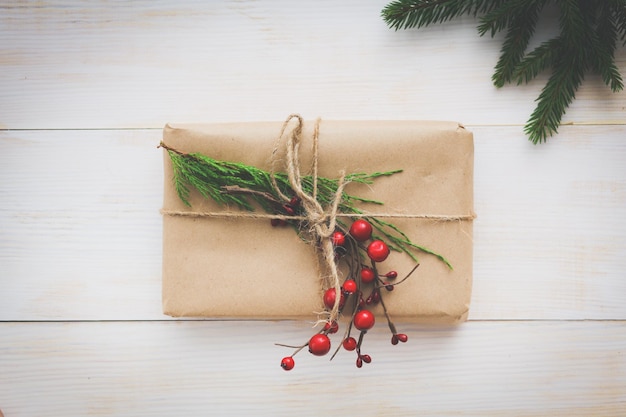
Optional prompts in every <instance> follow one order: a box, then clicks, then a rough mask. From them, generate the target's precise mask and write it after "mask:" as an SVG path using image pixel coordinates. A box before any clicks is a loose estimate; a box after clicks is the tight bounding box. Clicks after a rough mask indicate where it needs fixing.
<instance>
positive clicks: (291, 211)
mask: <svg viewBox="0 0 626 417" xmlns="http://www.w3.org/2000/svg"><path fill="white" fill-rule="evenodd" d="M283 210H285V211H286V212H287V214H288V215H290V216H293V215H295V214H296V211H295V210H294V209H293V207H291V206H290V205H289V204H283Z"/></svg>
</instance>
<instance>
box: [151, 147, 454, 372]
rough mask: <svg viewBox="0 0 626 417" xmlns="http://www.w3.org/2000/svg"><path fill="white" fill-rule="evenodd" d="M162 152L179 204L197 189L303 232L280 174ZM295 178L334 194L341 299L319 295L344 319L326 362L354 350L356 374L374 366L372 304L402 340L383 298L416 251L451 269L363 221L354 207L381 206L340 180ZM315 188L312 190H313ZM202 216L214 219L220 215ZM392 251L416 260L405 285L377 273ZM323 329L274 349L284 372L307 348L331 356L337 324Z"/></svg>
mask: <svg viewBox="0 0 626 417" xmlns="http://www.w3.org/2000/svg"><path fill="white" fill-rule="evenodd" d="M160 147H162V148H164V149H165V150H167V152H168V154H169V157H170V159H171V162H172V169H173V178H172V180H173V183H174V186H175V189H176V192H177V193H178V196H179V198H180V199H181V201H182V202H183V203H185V205H187V206H191V203H190V191H191V189H195V190H196V191H198V192H199V194H200V195H201V196H202V197H203V198H207V199H212V200H214V201H215V202H217V203H219V204H220V205H225V206H226V205H227V206H231V207H232V206H234V207H237V208H239V209H241V210H243V212H246V211H247V212H250V211H255V210H257V209H262V210H263V211H265V212H266V213H267V216H265V217H269V218H270V221H269V223H270V224H271V226H272V227H281V226H291V227H292V228H293V229H294V230H295V231H296V232H297V233H298V234H301V235H303V234H306V233H304V232H303V231H304V230H306V229H307V227H306V226H307V218H306V216H303V213H302V211H303V210H302V207H301V200H300V199H299V197H297V196H295V195H294V193H293V190H292V189H291V188H290V182H289V181H288V179H287V176H286V175H285V174H283V173H274V174H271V173H269V172H267V171H264V170H261V169H259V168H256V167H252V166H249V165H245V164H242V163H239V162H228V161H220V160H216V159H213V158H210V157H208V156H206V155H202V154H200V153H184V152H181V151H179V150H176V149H174V148H172V147H169V146H168V145H166V144H164V143H161V144H160ZM400 172H402V171H401V170H395V171H387V172H375V173H372V174H365V173H354V174H348V175H345V178H344V180H345V182H356V183H360V184H372V183H373V182H374V180H375V179H377V178H379V177H384V176H390V175H394V174H398V173H400ZM301 180H302V181H301V187H302V189H303V191H304V192H306V193H310V194H311V195H315V196H316V200H317V201H318V202H319V203H320V204H321V205H324V206H328V205H330V204H332V203H333V202H335V201H337V198H338V197H337V196H338V195H339V199H338V201H337V203H338V204H337V208H338V213H337V218H335V224H336V230H334V231H333V233H332V234H331V235H330V236H329V237H324V239H331V241H332V245H333V251H334V260H333V262H334V264H333V265H335V266H339V265H341V266H342V267H344V268H343V270H347V273H346V274H345V278H344V279H343V282H342V283H341V286H340V288H339V290H340V294H337V289H336V288H335V287H332V288H327V289H326V290H325V292H324V294H323V305H324V306H325V308H326V313H328V314H327V317H332V316H333V315H332V314H330V312H331V311H333V310H335V307H336V304H337V305H338V307H339V310H338V313H339V315H340V316H343V317H346V316H347V317H349V320H350V321H349V324H348V326H347V328H346V330H345V332H344V336H343V338H342V339H341V343H340V344H339V347H337V348H336V350H335V352H334V354H333V355H332V356H331V359H332V358H333V357H334V356H335V355H336V354H337V353H338V351H339V350H340V349H341V348H342V347H343V349H345V350H347V351H356V355H357V358H356V366H357V367H359V368H360V367H362V366H363V364H364V363H370V362H371V361H372V358H371V356H370V355H368V354H365V353H363V352H362V344H363V339H364V336H365V334H366V333H367V332H368V331H369V330H370V329H372V327H373V326H374V324H375V323H376V317H375V315H374V313H373V312H372V309H373V308H374V307H375V306H377V305H380V306H381V307H382V311H383V314H384V316H385V318H386V320H387V325H388V327H389V329H390V331H391V344H393V345H397V344H398V343H400V342H401V343H405V342H407V340H408V336H407V335H406V334H404V333H398V331H397V330H396V327H395V325H394V324H393V322H392V321H391V318H390V316H389V313H388V311H387V307H386V305H385V301H384V295H385V294H386V293H389V292H391V291H393V290H394V289H395V288H396V286H397V285H398V284H400V283H402V282H403V281H404V280H406V279H408V278H409V276H411V275H412V273H413V272H414V271H415V270H416V269H417V267H418V266H419V263H418V259H417V256H416V254H415V252H416V251H417V252H422V253H426V254H429V255H433V256H435V257H436V258H438V259H439V260H440V261H441V262H443V263H444V264H445V265H447V266H448V267H449V268H452V266H451V265H450V263H449V262H448V260H447V259H446V258H445V257H444V256H442V255H440V254H438V253H436V252H433V251H431V250H430V249H428V248H425V247H423V246H420V245H417V244H415V243H413V242H412V241H411V240H410V239H409V237H408V236H407V235H406V234H405V233H403V232H402V231H401V230H400V229H399V228H398V227H397V226H395V225H394V224H392V223H390V222H388V221H386V220H382V219H380V218H377V217H373V216H368V215H367V214H366V213H365V212H363V211H362V210H361V209H359V208H358V207H357V206H356V204H362V203H366V204H377V205H382V204H383V203H382V202H380V201H376V200H370V199H365V198H361V197H358V196H354V195H351V194H348V193H346V192H345V191H343V189H340V181H339V180H336V179H329V178H324V177H315V178H313V177H312V176H303V177H302V178H301ZM277 187H278V189H277ZM313 189H315V192H312V191H313ZM285 196H291V197H287V198H286V201H285ZM204 214H206V215H211V216H213V215H217V216H219V213H217V214H216V213H204ZM235 217H236V216H235ZM259 217H260V218H263V217H264V216H259ZM347 219H348V220H347ZM350 219H355V220H354V221H352V220H350ZM348 223H349V224H348ZM305 240H306V241H307V242H308V243H312V244H315V245H317V249H318V250H319V249H320V248H321V247H322V244H323V243H327V242H321V241H320V238H319V237H318V239H317V240H310V239H305ZM391 251H397V252H401V253H404V254H406V255H408V256H409V257H410V258H411V259H413V260H414V261H415V266H414V267H413V269H412V270H411V271H409V272H408V273H406V274H405V276H404V278H403V279H400V280H398V279H397V278H398V273H397V272H396V271H394V270H388V271H387V272H385V273H381V272H380V271H379V267H380V265H379V264H381V263H383V262H385V261H386V259H387V257H388V256H389V254H390V253H391ZM331 258H332V257H331ZM337 296H339V301H338V302H337ZM321 323H323V326H322V328H321V329H320V330H319V331H317V332H316V333H315V334H314V335H313V336H312V337H311V338H310V339H309V340H308V341H307V342H306V343H304V344H303V345H300V346H289V345H283V344H279V345H280V346H286V347H291V348H294V349H295V351H294V352H293V353H292V354H291V355H290V356H286V357H284V358H283V359H282V361H281V367H282V368H283V369H285V370H291V369H293V368H294V366H295V360H294V356H295V355H296V354H297V353H298V352H300V351H301V350H303V349H304V348H305V347H308V350H309V352H310V353H311V354H313V355H315V356H324V355H326V354H328V353H329V352H330V350H331V347H332V344H331V341H330V338H329V335H332V334H335V333H337V332H338V331H339V323H338V322H337V320H335V319H332V318H329V319H326V320H321ZM357 332H358V335H357Z"/></svg>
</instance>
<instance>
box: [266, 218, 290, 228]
mask: <svg viewBox="0 0 626 417" xmlns="http://www.w3.org/2000/svg"><path fill="white" fill-rule="evenodd" d="M270 223H271V225H272V226H273V227H278V226H286V225H287V220H285V219H272V220H270Z"/></svg>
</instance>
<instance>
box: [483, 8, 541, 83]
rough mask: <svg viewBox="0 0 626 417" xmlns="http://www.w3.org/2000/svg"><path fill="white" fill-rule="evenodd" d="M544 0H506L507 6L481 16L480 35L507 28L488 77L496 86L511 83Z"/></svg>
mask: <svg viewBox="0 0 626 417" xmlns="http://www.w3.org/2000/svg"><path fill="white" fill-rule="evenodd" d="M545 1H546V0H542V1H528V0H519V1H515V2H509V3H507V4H508V6H509V7H506V8H505V7H501V8H499V9H496V10H495V11H494V12H492V13H489V14H488V15H486V16H484V18H482V19H481V21H482V23H481V25H480V26H479V29H478V30H479V33H480V35H481V36H482V35H484V34H485V33H486V32H487V30H491V36H492V37H493V36H495V34H496V33H497V32H499V31H500V30H502V29H504V28H505V27H507V26H508V27H509V30H508V32H507V34H506V38H505V39H504V43H503V44H502V49H501V50H500V58H499V59H498V63H497V64H496V67H495V72H494V74H493V76H492V77H491V79H492V81H493V83H494V85H495V86H496V87H498V88H500V87H503V86H504V84H506V83H509V82H511V79H512V78H513V76H514V73H515V70H516V68H517V66H518V65H519V64H520V61H521V60H522V58H523V57H524V52H525V51H526V47H527V46H528V42H529V41H530V38H531V37H532V35H533V33H534V31H535V26H536V24H537V19H538V18H539V11H540V10H541V7H542V6H543V4H544V3H545ZM496 12H497V13H496Z"/></svg>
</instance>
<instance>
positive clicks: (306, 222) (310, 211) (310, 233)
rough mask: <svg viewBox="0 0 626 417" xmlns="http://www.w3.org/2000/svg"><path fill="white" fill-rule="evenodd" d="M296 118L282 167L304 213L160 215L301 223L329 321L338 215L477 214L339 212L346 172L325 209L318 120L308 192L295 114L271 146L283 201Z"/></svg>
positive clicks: (336, 283) (333, 315)
mask: <svg viewBox="0 0 626 417" xmlns="http://www.w3.org/2000/svg"><path fill="white" fill-rule="evenodd" d="M294 119H295V120H296V122H297V123H296V126H295V127H294V128H293V129H292V130H291V132H290V134H289V135H288V136H287V141H286V144H285V147H286V160H285V161H284V166H285V168H286V173H287V178H288V180H289V185H290V186H291V189H292V191H293V192H294V193H295V195H296V196H297V197H298V198H299V199H300V204H301V207H302V209H303V210H302V211H303V215H300V216H293V215H283V214H269V213H254V212H253V213H251V212H231V211H221V212H194V211H179V210H166V209H163V210H161V214H163V215H167V216H181V217H217V218H250V219H284V220H297V221H299V222H300V224H301V227H302V228H303V229H301V232H303V233H304V234H305V235H306V236H307V238H308V240H309V243H311V244H313V245H315V246H316V247H317V248H318V250H319V252H320V254H321V261H322V264H323V265H324V266H325V269H326V271H327V274H324V276H323V287H324V288H323V289H324V290H325V289H327V288H334V289H335V294H336V296H335V304H334V305H333V308H332V309H331V311H330V312H329V314H328V319H327V320H326V321H327V322H328V323H332V322H333V321H334V320H337V318H338V316H339V302H340V300H341V281H340V276H339V270H338V268H337V264H336V261H335V249H334V245H333V243H332V239H331V236H332V234H333V232H334V231H335V228H336V225H337V218H338V217H347V218H354V217H363V216H368V217H382V218H385V217H387V218H408V219H411V218H412V219H426V220H434V221H443V222H450V221H468V220H469V221H471V220H473V219H474V218H475V217H476V214H474V213H473V212H470V213H469V214H465V215H439V214H402V213H399V214H393V213H380V214H373V213H359V214H357V213H339V204H340V203H341V199H342V196H343V191H344V188H345V187H346V185H347V184H348V183H349V182H347V181H346V180H345V177H346V174H345V171H343V170H342V171H340V172H339V175H340V176H339V179H338V181H337V190H336V192H335V195H334V196H333V198H332V200H331V204H329V206H328V207H327V208H326V209H325V208H324V207H323V206H322V205H321V204H320V203H319V201H318V200H317V191H318V189H317V188H318V145H319V127H320V119H317V120H316V122H315V126H314V129H313V136H312V142H313V143H312V163H311V178H312V183H313V187H312V191H311V194H308V193H307V192H306V191H305V190H304V188H303V185H302V175H301V167H300V142H301V139H302V130H303V126H304V120H303V119H302V117H301V116H300V115H298V114H291V115H289V117H287V119H286V120H285V122H284V123H283V126H282V128H281V130H280V134H279V135H278V138H277V139H276V142H275V143H274V147H273V149H272V153H271V172H270V179H271V182H272V186H273V187H274V189H275V191H276V193H277V194H278V195H279V196H280V198H281V199H283V200H284V201H286V202H287V201H290V199H291V196H287V195H285V194H284V193H283V192H282V191H281V189H280V187H279V185H278V182H277V180H276V175H275V174H276V172H277V171H276V167H277V165H278V164H279V162H280V158H279V154H280V149H281V146H282V145H281V143H282V139H283V137H284V136H285V132H286V131H287V128H288V127H289V125H290V124H291V121H292V120H294Z"/></svg>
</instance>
